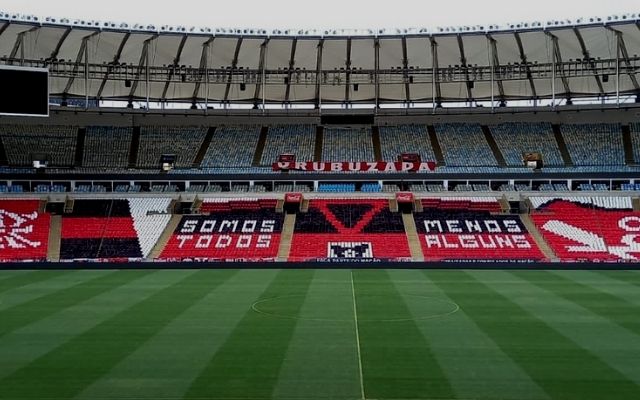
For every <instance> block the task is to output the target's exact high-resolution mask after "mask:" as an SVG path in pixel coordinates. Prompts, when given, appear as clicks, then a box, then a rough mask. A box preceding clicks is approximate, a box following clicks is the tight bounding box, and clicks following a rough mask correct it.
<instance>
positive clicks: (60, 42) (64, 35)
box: [49, 27, 72, 61]
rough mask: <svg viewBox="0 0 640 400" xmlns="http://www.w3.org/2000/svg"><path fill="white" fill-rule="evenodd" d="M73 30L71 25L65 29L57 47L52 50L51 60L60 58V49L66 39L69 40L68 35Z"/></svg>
mask: <svg viewBox="0 0 640 400" xmlns="http://www.w3.org/2000/svg"><path fill="white" fill-rule="evenodd" d="M71 30H72V28H71V27H68V28H67V29H65V31H64V33H63V34H62V36H61V37H60V40H58V44H56V47H55V48H54V49H53V51H52V52H51V55H50V56H49V59H50V60H52V61H53V60H55V59H56V58H58V53H60V49H61V48H62V44H63V43H64V41H65V40H67V37H68V36H69V34H70V33H71Z"/></svg>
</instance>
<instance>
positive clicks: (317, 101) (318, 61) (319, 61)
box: [314, 39, 324, 109]
mask: <svg viewBox="0 0 640 400" xmlns="http://www.w3.org/2000/svg"><path fill="white" fill-rule="evenodd" d="M322 49H324V39H320V41H319V42H318V51H317V52H316V94H315V100H314V106H315V108H316V109H319V108H320V105H321V104H320V103H321V101H322V99H321V98H320V95H321V94H320V87H321V86H322V78H323V77H321V76H320V74H322Z"/></svg>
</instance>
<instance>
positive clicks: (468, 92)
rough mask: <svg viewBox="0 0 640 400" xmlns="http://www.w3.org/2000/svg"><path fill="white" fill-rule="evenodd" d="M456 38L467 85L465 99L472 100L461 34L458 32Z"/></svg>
mask: <svg viewBox="0 0 640 400" xmlns="http://www.w3.org/2000/svg"><path fill="white" fill-rule="evenodd" d="M456 37H457V39H458V49H459V50H460V66H461V67H462V70H463V71H464V79H465V81H466V86H467V101H468V102H469V103H471V102H473V91H472V90H471V84H472V82H471V80H469V69H468V68H467V57H466V56H465V55H464V42H463V41H462V35H460V34H459V33H458V34H457V35H456Z"/></svg>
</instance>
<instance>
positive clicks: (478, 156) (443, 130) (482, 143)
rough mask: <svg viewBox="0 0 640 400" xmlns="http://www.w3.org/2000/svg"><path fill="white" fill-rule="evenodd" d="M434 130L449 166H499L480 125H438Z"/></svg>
mask: <svg viewBox="0 0 640 400" xmlns="http://www.w3.org/2000/svg"><path fill="white" fill-rule="evenodd" d="M434 128H435V131H436V135H437V136H438V141H439V142H440V147H441V148H442V153H443V157H444V161H445V163H446V164H447V166H449V167H451V166H453V167H455V166H495V165H497V164H498V162H497V161H496V158H495V156H494V155H493V152H492V151H491V148H490V147H489V144H488V143H487V140H486V138H485V137H484V133H483V132H482V128H481V127H480V125H479V124H461V123H454V124H436V125H434Z"/></svg>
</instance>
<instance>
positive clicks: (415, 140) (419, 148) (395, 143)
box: [379, 125, 436, 161]
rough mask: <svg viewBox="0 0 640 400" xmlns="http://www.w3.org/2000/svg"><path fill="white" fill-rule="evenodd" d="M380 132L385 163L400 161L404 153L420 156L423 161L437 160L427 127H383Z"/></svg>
mask: <svg viewBox="0 0 640 400" xmlns="http://www.w3.org/2000/svg"><path fill="white" fill-rule="evenodd" d="M379 132H380V146H381V150H382V159H383V160H384V161H398V155H400V154H402V153H417V154H420V157H421V158H422V161H435V159H436V155H435V153H434V151H433V148H432V147H431V141H430V140H429V136H428V133H427V127H426V126H425V125H397V126H381V127H380V128H379Z"/></svg>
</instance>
